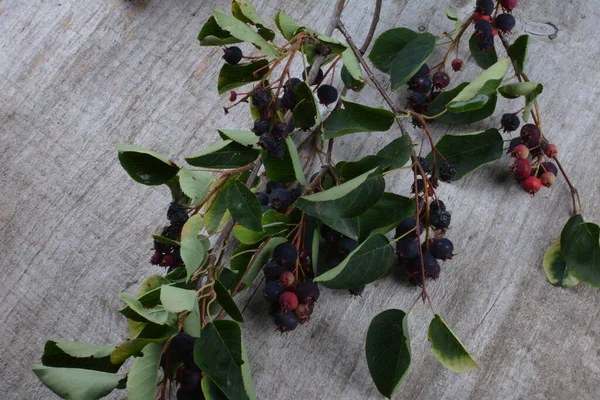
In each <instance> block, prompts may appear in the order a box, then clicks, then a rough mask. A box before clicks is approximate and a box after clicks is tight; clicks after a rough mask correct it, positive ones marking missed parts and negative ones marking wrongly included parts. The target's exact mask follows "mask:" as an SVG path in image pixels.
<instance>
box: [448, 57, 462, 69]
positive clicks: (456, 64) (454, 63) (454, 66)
mask: <svg viewBox="0 0 600 400" xmlns="http://www.w3.org/2000/svg"><path fill="white" fill-rule="evenodd" d="M450 65H451V66H452V70H453V71H454V72H458V71H462V69H463V67H464V66H465V62H464V61H463V60H461V59H460V58H455V59H454V60H452V62H451V63H450Z"/></svg>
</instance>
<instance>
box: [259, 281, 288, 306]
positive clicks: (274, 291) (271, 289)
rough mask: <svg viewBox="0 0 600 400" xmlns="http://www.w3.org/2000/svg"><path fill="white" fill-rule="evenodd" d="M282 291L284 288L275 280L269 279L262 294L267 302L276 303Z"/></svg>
mask: <svg viewBox="0 0 600 400" xmlns="http://www.w3.org/2000/svg"><path fill="white" fill-rule="evenodd" d="M284 291H285V290H284V289H283V288H282V287H281V285H280V284H279V283H278V282H277V281H271V282H268V283H267V285H266V286H265V288H264V290H263V294H264V296H265V299H267V301H268V302H269V303H277V302H278V301H279V296H281V294H282V293H283V292H284Z"/></svg>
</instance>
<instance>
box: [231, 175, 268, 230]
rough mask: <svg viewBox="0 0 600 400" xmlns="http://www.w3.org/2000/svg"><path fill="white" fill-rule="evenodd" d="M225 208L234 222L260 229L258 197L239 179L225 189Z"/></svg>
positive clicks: (260, 209)
mask: <svg viewBox="0 0 600 400" xmlns="http://www.w3.org/2000/svg"><path fill="white" fill-rule="evenodd" d="M227 209H228V210H229V212H230V213H231V216H232V217H233V219H234V220H235V222H236V223H238V224H240V225H241V226H243V227H245V228H247V229H250V230H252V231H255V232H260V231H262V222H261V218H262V208H261V205H260V202H259V201H258V198H257V197H256V195H255V194H254V193H252V192H251V191H250V189H248V188H247V187H246V185H244V184H243V183H242V182H240V181H235V182H234V183H233V185H232V186H231V187H230V188H229V190H228V191H227Z"/></svg>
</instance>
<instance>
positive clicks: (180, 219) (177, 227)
mask: <svg viewBox="0 0 600 400" xmlns="http://www.w3.org/2000/svg"><path fill="white" fill-rule="evenodd" d="M188 218H189V216H188V213H187V209H186V208H185V207H184V206H182V205H180V204H179V203H176V202H173V203H171V204H170V205H169V209H168V211H167V219H168V220H169V222H170V224H169V225H167V226H165V227H163V229H162V231H161V233H160V236H163V237H165V238H167V239H171V240H174V241H179V239H180V236H181V229H182V228H183V225H184V224H185V223H186V221H187V220H188ZM150 263H151V264H153V265H160V266H162V267H169V268H174V267H177V266H178V265H181V264H182V263H183V261H182V260H181V255H180V253H179V247H178V246H173V245H171V244H168V243H163V242H161V241H159V240H156V239H155V240H154V254H153V255H152V257H151V258H150Z"/></svg>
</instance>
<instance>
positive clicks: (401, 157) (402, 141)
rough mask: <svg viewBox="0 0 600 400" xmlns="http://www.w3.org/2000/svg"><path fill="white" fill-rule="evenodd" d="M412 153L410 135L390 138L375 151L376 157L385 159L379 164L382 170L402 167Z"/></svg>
mask: <svg viewBox="0 0 600 400" xmlns="http://www.w3.org/2000/svg"><path fill="white" fill-rule="evenodd" d="M412 154H413V144H412V141H411V140H410V136H408V135H406V136H401V137H399V138H396V139H394V140H392V141H391V142H390V143H388V144H387V145H386V146H385V147H384V148H383V149H381V150H379V151H378V152H377V156H378V157H382V158H384V159H385V162H384V163H383V164H382V165H381V166H382V167H383V170H384V171H388V170H391V169H396V168H400V167H403V166H404V165H406V163H407V162H408V161H409V160H410V156H411V155H412Z"/></svg>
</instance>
